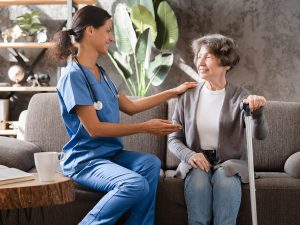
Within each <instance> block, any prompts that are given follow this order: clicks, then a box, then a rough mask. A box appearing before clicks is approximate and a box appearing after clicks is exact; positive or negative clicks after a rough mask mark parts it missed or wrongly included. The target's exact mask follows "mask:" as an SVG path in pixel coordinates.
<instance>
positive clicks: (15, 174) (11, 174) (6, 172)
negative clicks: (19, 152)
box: [0, 165, 35, 185]
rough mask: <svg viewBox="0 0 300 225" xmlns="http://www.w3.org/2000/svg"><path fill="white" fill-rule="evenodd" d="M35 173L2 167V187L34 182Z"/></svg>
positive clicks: (0, 173) (0, 170)
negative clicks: (29, 181)
mask: <svg viewBox="0 0 300 225" xmlns="http://www.w3.org/2000/svg"><path fill="white" fill-rule="evenodd" d="M34 179H35V177H34V174H33V173H27V172H24V171H22V170H19V169H16V168H9V167H7V166H3V165H0V185H3V184H10V183H17V182H22V181H28V180H34Z"/></svg>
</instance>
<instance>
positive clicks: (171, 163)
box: [166, 98, 180, 170]
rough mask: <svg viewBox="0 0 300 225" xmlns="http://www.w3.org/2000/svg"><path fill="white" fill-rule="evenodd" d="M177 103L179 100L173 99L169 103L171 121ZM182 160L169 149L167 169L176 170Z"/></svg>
mask: <svg viewBox="0 0 300 225" xmlns="http://www.w3.org/2000/svg"><path fill="white" fill-rule="evenodd" d="M176 103H177V98H172V99H170V100H169V101H168V119H169V120H171V119H172V116H173V113H174V110H175V106H176ZM179 163H180V160H179V159H178V158H177V157H176V156H175V155H174V154H173V153H172V152H171V151H170V149H169V147H167V153H166V169H171V170H173V169H176V168H177V166H178V164H179Z"/></svg>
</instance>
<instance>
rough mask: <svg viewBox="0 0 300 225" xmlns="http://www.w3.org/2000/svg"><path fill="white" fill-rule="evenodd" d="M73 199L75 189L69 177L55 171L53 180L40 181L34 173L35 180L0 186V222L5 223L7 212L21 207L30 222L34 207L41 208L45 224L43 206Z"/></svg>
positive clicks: (2, 224) (63, 202) (59, 203)
mask: <svg viewBox="0 0 300 225" xmlns="http://www.w3.org/2000/svg"><path fill="white" fill-rule="evenodd" d="M74 200H75V191H74V186H73V181H72V180H71V179H70V178H68V177H65V176H63V175H62V174H60V173H56V174H55V179H54V181H51V182H41V181H39V180H38V177H37V174H36V173H35V180H31V181H24V182H19V183H12V184H5V185H1V186H0V210H1V213H0V224H1V225H4V224H6V223H5V221H7V220H8V217H9V212H10V210H13V209H18V210H21V209H23V210H24V212H25V215H26V220H27V222H28V224H30V222H31V211H32V208H34V207H39V208H40V209H41V214H42V220H43V223H44V224H45V222H46V221H45V219H44V211H43V208H44V207H47V206H52V205H61V204H66V203H69V202H72V201H74ZM18 214H19V212H18Z"/></svg>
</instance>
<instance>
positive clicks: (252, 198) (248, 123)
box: [241, 103, 257, 225]
mask: <svg viewBox="0 0 300 225" xmlns="http://www.w3.org/2000/svg"><path fill="white" fill-rule="evenodd" d="M241 109H243V110H244V112H245V124H246V140H247V156H248V171H249V185H250V202H251V214H252V225H257V211H256V196H255V180H254V163H253V145H252V123H251V119H252V118H251V113H250V107H249V104H248V103H241Z"/></svg>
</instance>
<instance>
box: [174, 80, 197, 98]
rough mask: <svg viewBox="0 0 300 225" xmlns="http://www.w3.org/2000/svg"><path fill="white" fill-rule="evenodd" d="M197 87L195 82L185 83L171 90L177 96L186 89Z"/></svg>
mask: <svg viewBox="0 0 300 225" xmlns="http://www.w3.org/2000/svg"><path fill="white" fill-rule="evenodd" d="M197 86H198V83H197V82H185V83H183V84H181V85H179V86H177V87H175V88H173V90H174V91H175V93H176V94H177V95H179V94H182V93H184V92H186V91H187V90H188V89H190V88H194V87H197Z"/></svg>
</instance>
